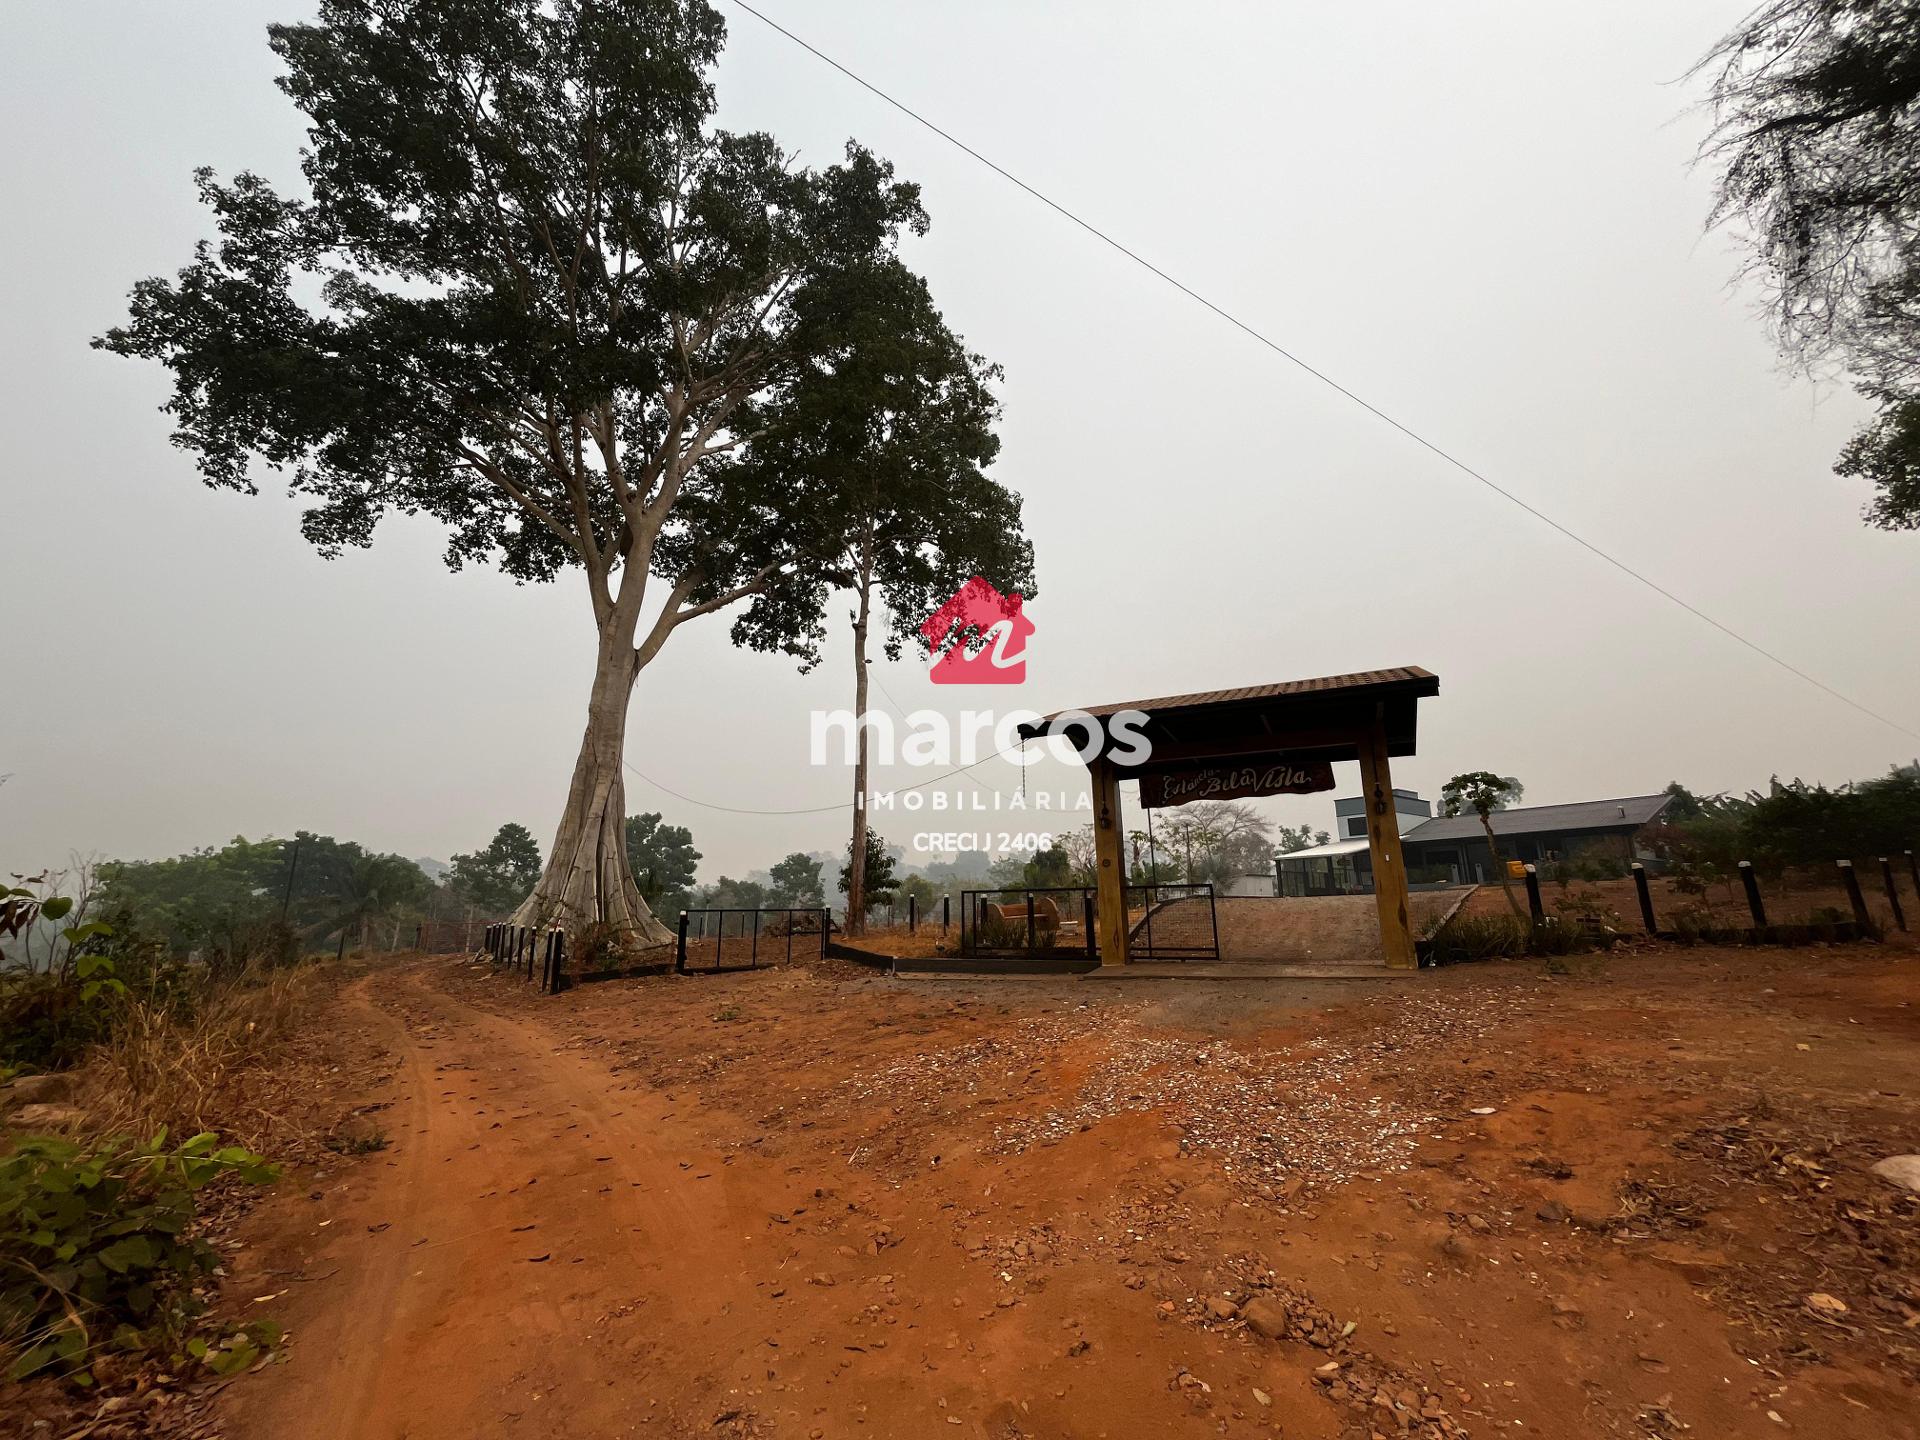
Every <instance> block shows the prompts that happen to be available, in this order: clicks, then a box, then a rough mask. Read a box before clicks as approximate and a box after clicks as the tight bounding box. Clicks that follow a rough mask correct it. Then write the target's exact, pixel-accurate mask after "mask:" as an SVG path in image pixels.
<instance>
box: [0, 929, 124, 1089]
mask: <svg viewBox="0 0 1920 1440" xmlns="http://www.w3.org/2000/svg"><path fill="white" fill-rule="evenodd" d="M52 908H53V907H52V904H51V902H50V903H49V904H48V905H44V906H42V908H41V914H42V915H43V916H45V915H47V914H48V913H49V911H50V910H52ZM54 913H57V914H61V915H64V914H66V913H67V909H66V908H65V907H60V908H59V909H58V910H57V911H55V912H54ZM60 935H61V939H62V940H64V941H65V942H66V945H67V953H68V954H69V956H71V957H72V960H71V964H69V965H67V966H65V967H61V968H57V969H51V970H48V971H45V972H40V971H34V970H11V971H0V1063H5V1064H6V1065H9V1066H16V1065H17V1066H25V1067H29V1068H32V1069H36V1070H59V1069H64V1068H65V1067H67V1066H69V1065H72V1064H75V1063H76V1062H77V1061H78V1060H79V1059H80V1057H81V1056H82V1055H83V1054H84V1053H85V1052H86V1050H87V1047H88V1046H90V1045H92V1044H94V1043H95V1042H96V1041H99V1040H101V1039H104V1038H105V1037H106V1036H107V1034H108V1033H110V1032H111V1030H112V1028H113V1021H114V1004H115V1002H117V1001H119V1000H121V999H123V998H124V997H125V996H126V994H127V985H126V982H125V981H124V980H122V979H121V978H120V976H119V974H118V966H117V964H116V962H115V961H114V959H113V957H112V956H110V955H105V954H102V953H100V947H102V946H104V945H105V944H107V943H108V942H109V941H111V940H112V938H113V927H112V926H111V925H108V924H107V923H106V922H104V921H101V920H90V921H88V922H86V923H85V924H83V925H69V926H67V927H66V928H65V929H64V930H62V931H61V932H60Z"/></svg>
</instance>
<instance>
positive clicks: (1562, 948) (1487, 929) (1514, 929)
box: [1431, 915, 1595, 965]
mask: <svg viewBox="0 0 1920 1440" xmlns="http://www.w3.org/2000/svg"><path fill="white" fill-rule="evenodd" d="M1577 918H1578V917H1577V916H1576V919H1577ZM1594 943H1595V937H1594V936H1593V935H1590V934H1587V933H1585V931H1584V928H1583V927H1582V926H1580V925H1579V924H1577V923H1576V924H1547V925H1534V924H1532V923H1531V922H1530V921H1528V920H1523V919H1517V918H1515V917H1513V916H1510V915H1455V916H1454V917H1453V918H1452V919H1451V920H1449V921H1447V923H1446V924H1444V925H1442V926H1441V927H1440V928H1439V929H1438V930H1436V931H1435V932H1434V934H1433V938H1432V942H1431V944H1432V958H1433V963H1434V964H1436V965H1460V964H1465V963H1468V962H1471V961H1475V960H1503V959H1510V958H1513V957H1515V956H1519V955H1541V956H1549V957H1551V956H1559V955H1572V954H1576V953H1578V952H1580V951H1583V950H1588V949H1591V948H1592V947H1593V945H1594Z"/></svg>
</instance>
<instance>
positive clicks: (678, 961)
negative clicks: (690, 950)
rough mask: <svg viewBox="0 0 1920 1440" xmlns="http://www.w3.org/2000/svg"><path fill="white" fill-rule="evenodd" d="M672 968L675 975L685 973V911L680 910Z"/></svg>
mask: <svg viewBox="0 0 1920 1440" xmlns="http://www.w3.org/2000/svg"><path fill="white" fill-rule="evenodd" d="M673 970H674V973H675V974H676V975H684V974H686V973H687V912H686V911H684V910H682V911H681V912H680V936H679V939H678V940H677V941H675V942H674V947H673Z"/></svg>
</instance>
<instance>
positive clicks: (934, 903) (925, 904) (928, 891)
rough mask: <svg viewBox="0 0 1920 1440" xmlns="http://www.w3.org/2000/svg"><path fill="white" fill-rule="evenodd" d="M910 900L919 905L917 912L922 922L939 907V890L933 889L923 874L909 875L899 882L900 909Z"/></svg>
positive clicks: (935, 916)
mask: <svg viewBox="0 0 1920 1440" xmlns="http://www.w3.org/2000/svg"><path fill="white" fill-rule="evenodd" d="M908 900H912V901H914V902H915V904H916V905H918V906H919V910H918V912H917V913H918V914H919V916H920V919H921V921H922V922H924V921H925V920H926V919H927V917H928V916H930V915H933V916H934V918H936V919H938V918H939V917H938V916H937V915H935V914H934V912H935V911H937V910H938V909H939V907H940V892H939V891H937V890H935V889H934V886H933V882H932V881H931V880H929V879H928V878H927V877H926V876H924V875H909V876H907V878H906V879H904V880H902V881H901V882H900V899H899V903H900V906H901V908H902V909H904V908H905V907H906V904H907V901H908Z"/></svg>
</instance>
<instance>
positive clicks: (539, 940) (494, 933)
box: [482, 921, 567, 995]
mask: <svg viewBox="0 0 1920 1440" xmlns="http://www.w3.org/2000/svg"><path fill="white" fill-rule="evenodd" d="M482 953H483V954H485V955H486V957H487V958H488V959H489V960H491V961H493V963H494V966H495V967H496V968H502V969H511V970H514V971H517V972H519V973H521V974H522V975H524V976H525V977H526V978H527V979H528V980H529V981H538V982H539V985H540V988H541V990H543V991H545V992H546V993H547V994H549V995H556V994H558V993H559V992H560V991H562V990H564V989H566V987H567V932H566V931H564V930H562V929H560V928H559V927H558V926H552V927H549V928H547V929H544V930H543V929H537V928H536V927H534V926H532V925H509V924H507V923H506V922H505V921H501V922H500V923H499V924H497V925H489V926H487V928H486V933H485V935H484V937H483V944H482Z"/></svg>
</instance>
